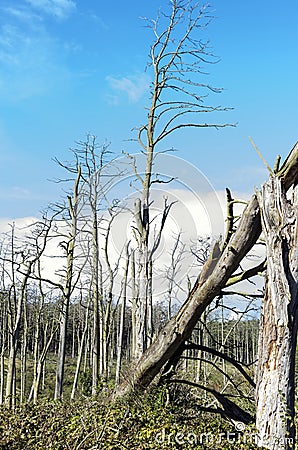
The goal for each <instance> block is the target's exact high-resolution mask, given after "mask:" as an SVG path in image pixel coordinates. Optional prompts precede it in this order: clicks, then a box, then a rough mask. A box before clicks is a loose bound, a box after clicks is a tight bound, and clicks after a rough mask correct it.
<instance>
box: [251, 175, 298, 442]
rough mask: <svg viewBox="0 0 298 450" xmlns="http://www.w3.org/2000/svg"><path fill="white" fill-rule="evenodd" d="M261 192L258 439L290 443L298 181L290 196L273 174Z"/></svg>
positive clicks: (297, 300) (297, 319) (297, 306)
mask: <svg viewBox="0 0 298 450" xmlns="http://www.w3.org/2000/svg"><path fill="white" fill-rule="evenodd" d="M297 178H298V177H297ZM297 181H298V180H297ZM258 197H259V203H260V207H261V213H262V225H263V227H262V228H263V235H264V238H265V241H266V248H267V279H266V294H265V298H264V303H263V310H262V315H261V326H260V338H259V360H258V372H257V390H256V403H257V429H258V432H259V438H260V439H259V445H260V446H263V447H265V448H269V449H272V450H275V449H276V450H277V449H280V448H284V449H290V448H294V440H295V425H294V401H295V377H294V375H295V356H296V340H297V326H298V223H297V222H298V187H297V185H296V183H295V187H294V188H293V192H292V196H291V197H290V196H288V198H287V196H286V189H285V186H284V183H283V182H282V181H281V179H280V178H279V177H278V176H277V175H275V174H272V175H271V176H270V179H269V181H268V182H267V183H265V184H264V185H263V186H262V190H261V192H260V193H259V194H258Z"/></svg>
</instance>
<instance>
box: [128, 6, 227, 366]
mask: <svg viewBox="0 0 298 450" xmlns="http://www.w3.org/2000/svg"><path fill="white" fill-rule="evenodd" d="M169 3H170V4H169V8H167V7H166V8H165V9H164V10H162V11H160V13H159V15H158V17H157V18H156V19H155V20H151V19H147V18H144V21H145V23H146V25H147V27H148V28H149V29H150V30H151V31H152V33H153V36H154V41H153V44H152V45H151V47H150V52H149V62H148V67H147V71H148V73H150V75H151V77H152V78H151V79H152V81H151V85H150V103H149V106H148V107H147V110H148V114H147V119H146V122H145V123H144V124H143V125H141V126H139V127H137V128H136V131H137V139H136V141H137V143H138V144H139V146H140V149H141V152H142V154H143V155H144V158H145V163H144V169H143V170H141V168H140V167H137V165H136V159H135V158H134V156H133V155H130V158H131V160H132V164H133V169H134V171H135V175H136V179H137V181H138V182H139V183H140V185H141V187H140V188H139V190H140V193H141V197H140V198H138V199H137V200H136V202H135V221H136V225H137V226H136V229H137V233H138V237H137V242H138V248H137V252H136V255H135V264H136V279H137V286H136V295H137V297H136V299H135V301H134V304H135V317H134V337H133V341H134V342H135V346H134V349H133V357H134V359H135V360H138V359H139V358H140V357H141V356H142V354H143V353H144V351H145V350H146V348H147V347H148V346H149V345H150V344H151V343H152V339H153V326H152V310H153V309H152V270H153V265H154V261H153V254H154V252H155V251H156V249H157V248H156V244H158V243H159V242H160V236H159V237H158V238H157V239H155V242H154V243H153V245H152V244H150V237H151V236H152V208H151V205H152V199H151V197H150V194H151V189H152V186H153V184H154V183H160V182H163V183H165V182H170V181H171V180H165V179H163V180H161V179H160V176H158V175H156V174H155V173H154V164H155V160H156V157H157V156H158V153H159V151H164V149H162V150H160V146H161V144H163V145H166V141H167V140H168V138H169V137H171V136H172V135H173V133H175V132H177V131H178V130H182V129H184V128H188V129H189V128H209V127H213V128H220V127H226V126H229V125H230V124H227V123H212V122H208V121H206V120H205V119H203V120H201V114H206V113H208V114H211V113H214V112H216V113H217V112H220V111H226V110H227V109H228V108H223V107H221V106H212V105H210V104H209V105H208V104H207V103H208V102H207V98H208V96H209V94H210V93H220V92H221V89H218V88H215V87H213V86H210V85H209V84H208V83H205V82H204V81H203V79H204V77H205V76H206V69H205V68H206V65H208V64H214V63H216V62H217V59H216V58H215V57H214V55H213V54H212V52H211V50H210V47H209V42H208V41H207V42H206V41H204V39H203V36H202V32H204V30H205V28H206V27H207V26H208V24H209V22H210V20H211V19H212V17H211V15H210V13H209V7H208V6H201V5H200V4H199V3H197V2H195V1H193V0H171V1H170V2H169ZM167 208H168V207H165V210H164V216H166V215H167V214H168V212H169V209H167ZM163 227H164V221H162V227H161V229H160V233H162V232H163ZM153 247H155V248H154V249H153Z"/></svg>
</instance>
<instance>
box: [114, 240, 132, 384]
mask: <svg viewBox="0 0 298 450" xmlns="http://www.w3.org/2000/svg"><path fill="white" fill-rule="evenodd" d="M128 268H129V253H128V246H127V247H126V266H125V273H124V279H123V295H122V303H121V312H120V320H119V322H120V323H119V334H118V338H117V339H118V342H117V361H116V375H115V381H116V384H119V382H120V372H121V362H122V353H123V334H124V319H125V311H126V295H127V280H128Z"/></svg>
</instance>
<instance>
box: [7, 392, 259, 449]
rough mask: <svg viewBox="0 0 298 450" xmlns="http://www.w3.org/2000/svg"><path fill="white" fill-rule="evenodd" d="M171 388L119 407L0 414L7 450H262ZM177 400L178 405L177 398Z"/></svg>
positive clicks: (43, 405) (87, 405) (67, 404)
mask: <svg viewBox="0 0 298 450" xmlns="http://www.w3.org/2000/svg"><path fill="white" fill-rule="evenodd" d="M179 395H180V396H181V397H180V401H174V402H172V401H170V400H169V395H168V391H167V390H166V388H155V389H152V390H151V391H150V392H149V393H147V394H142V395H138V394H135V395H134V396H131V397H130V398H126V399H123V400H117V401H113V402H111V401H106V398H97V399H96V400H94V399H90V398H88V397H86V398H82V399H80V400H76V401H63V402H60V401H47V402H44V401H43V402H40V403H38V404H37V405H32V404H28V405H25V406H23V407H18V408H16V409H15V410H8V409H6V408H4V407H2V408H0V448H1V449H2V450H29V449H30V450H48V449H51V450H64V449H68V450H95V449H104V450H112V449H115V450H121V449H133V450H146V449H174V450H175V449H177V450H178V449H214V450H217V449H218V450H219V449H221V450H228V449H235V448H237V449H246V450H252V449H256V448H257V446H256V445H255V443H254V439H255V433H254V431H253V429H252V428H250V427H247V428H246V429H245V430H243V427H242V424H232V423H229V422H228V421H226V420H224V419H222V418H220V416H218V415H216V414H211V413H207V412H199V411H196V410H195V407H194V405H193V404H192V405H191V402H189V399H188V400H187V401H186V398H185V397H183V392H180V393H179ZM175 400H178V399H177V398H176V399H175Z"/></svg>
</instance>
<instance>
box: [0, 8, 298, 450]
mask: <svg viewBox="0 0 298 450" xmlns="http://www.w3.org/2000/svg"><path fill="white" fill-rule="evenodd" d="M170 5H171V8H170V10H168V11H164V12H163V11H161V12H160V13H159V15H158V17H157V18H156V19H155V20H149V19H147V18H145V19H144V21H145V24H146V27H147V28H148V29H149V30H150V32H151V35H152V37H153V43H152V44H151V46H150V51H149V60H148V67H147V70H148V73H150V75H151V79H152V81H151V85H150V93H149V102H148V105H147V106H146V116H145V119H144V120H143V123H141V125H138V126H136V128H135V130H134V137H133V138H132V139H131V141H132V145H134V146H136V147H135V148H136V149H137V151H136V152H130V151H125V152H122V154H121V153H119V154H115V153H114V152H112V151H111V149H110V145H109V144H106V143H105V144H100V143H98V141H97V138H96V137H95V136H93V135H91V134H88V135H87V137H86V139H85V140H84V141H79V142H77V143H76V146H75V148H73V149H72V150H71V152H70V154H71V156H70V159H69V161H60V160H59V159H56V163H57V164H58V165H59V167H60V169H61V173H62V175H61V179H60V180H57V182H59V183H61V185H62V186H63V194H62V198H61V199H60V200H59V201H57V203H55V204H51V205H49V206H48V208H47V209H46V210H44V211H43V212H42V213H41V215H40V217H39V218H37V219H36V220H32V221H30V223H28V224H26V225H23V226H19V225H18V224H17V223H11V224H9V225H8V228H7V229H6V230H5V231H3V232H1V235H0V304H1V308H0V323H1V327H0V404H1V405H3V406H5V407H6V408H8V409H16V408H17V407H19V406H20V405H24V404H27V403H31V402H33V403H34V404H36V403H38V402H39V401H40V400H43V399H55V400H57V401H63V400H65V399H72V400H74V399H77V398H86V397H94V398H96V397H97V396H98V395H100V393H101V392H106V391H107V390H108V391H109V401H110V402H113V401H115V400H116V399H119V398H125V397H126V396H131V395H132V396H133V395H135V394H136V393H138V394H139V393H142V392H145V391H147V390H148V389H150V387H151V386H152V385H155V386H156V385H159V386H164V387H165V389H167V390H168V391H167V392H168V395H169V399H170V397H171V393H172V392H174V391H175V389H179V387H181V386H184V387H185V388H187V389H188V390H189V391H190V392H195V393H196V395H197V398H198V403H199V404H198V408H201V410H204V411H211V412H212V413H214V414H218V415H220V416H222V417H224V418H225V419H226V420H229V421H230V422H232V423H237V424H238V423H241V424H243V426H247V425H249V424H251V423H255V426H256V429H257V432H258V436H259V441H258V445H259V446H260V447H264V448H268V449H280V448H284V449H290V448H294V446H293V445H294V444H293V442H294V441H295V402H296V400H295V399H296V397H295V388H296V386H295V383H296V377H297V371H296V344H297V342H296V340H297V324H298V317H297V314H298V312H297V306H298V272H297V271H298V266H297V258H298V226H297V208H298V191H297V182H298V144H296V145H295V146H294V147H293V149H292V150H291V151H290V153H289V155H288V157H287V159H286V160H285V161H284V162H283V163H282V164H281V162H280V160H279V159H278V160H277V163H276V165H275V167H274V168H272V169H271V168H270V167H269V166H268V180H264V184H263V185H262V186H261V187H260V188H259V189H257V190H256V192H255V193H254V194H253V195H252V196H251V198H250V200H249V201H248V202H243V201H242V200H238V199H234V198H233V193H231V191H230V190H229V189H228V188H227V189H226V217H225V218H224V227H225V229H224V233H223V234H221V235H212V233H210V234H205V235H199V234H198V235H196V236H194V237H192V240H191V241H189V240H187V239H186V238H185V236H187V230H182V229H181V230H178V232H177V233H175V232H173V230H172V229H171V225H170V224H171V216H172V215H175V214H176V213H175V211H177V208H178V207H179V202H178V201H177V200H175V199H174V198H173V197H171V186H172V184H173V183H175V177H171V176H168V175H167V174H166V173H161V172H160V171H159V170H158V158H159V157H160V155H164V154H165V153H166V154H169V158H171V152H172V150H171V149H172V148H173V139H174V136H175V134H176V133H178V132H184V133H187V130H188V129H190V128H191V129H197V130H198V133H202V132H204V129H205V128H210V127H211V128H215V129H221V128H225V127H233V126H234V124H233V123H228V122H224V121H221V120H218V119H221V118H222V117H224V116H222V114H224V112H225V111H228V110H229V108H226V107H222V106H219V105H218V104H217V103H214V98H216V99H217V96H218V95H219V94H220V92H221V89H220V88H217V87H214V86H211V85H209V84H208V82H206V81H202V80H206V67H208V66H210V65H212V64H214V63H216V62H217V59H216V58H215V57H214V55H213V54H212V51H211V49H210V45H209V42H205V41H204V39H203V36H201V35H203V34H204V30H205V29H206V27H207V26H208V24H209V22H210V20H212V15H211V13H210V10H209V8H208V6H204V7H202V6H201V5H200V4H198V3H194V2H193V1H191V0H186V1H184V0H183V1H182V0H172V1H171V2H170ZM209 116H210V117H212V118H213V117H215V118H216V121H213V120H210V121H208V120H207V119H206V117H209ZM182 156H183V155H182ZM125 184H126V186H128V187H126V188H124V187H123V186H124V185H125ZM156 187H159V188H161V187H162V190H161V192H162V194H160V196H159V198H158V195H157V193H156V192H157V191H156V190H155V188H156ZM122 192H126V193H127V195H125V196H122V197H121V195H122ZM165 192H166V193H167V195H165ZM158 202H159V203H158ZM157 204H159V206H158V207H157V206H156V205H157ZM175 208H176V209H175ZM193 238H195V240H194V239H193ZM164 242H166V245H165V244H164ZM190 260H191V261H192V262H191V265H190V266H189V267H188V266H187V265H188V264H189V263H188V262H189V261H190ZM186 266H187V269H185V267H186ZM244 399H245V402H244V401H243V400H244ZM281 442H282V443H283V447H281V446H280V445H281V444H280V443H281Z"/></svg>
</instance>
